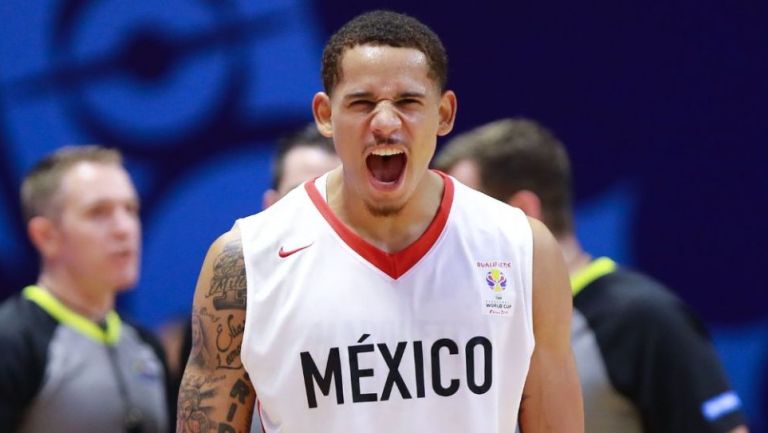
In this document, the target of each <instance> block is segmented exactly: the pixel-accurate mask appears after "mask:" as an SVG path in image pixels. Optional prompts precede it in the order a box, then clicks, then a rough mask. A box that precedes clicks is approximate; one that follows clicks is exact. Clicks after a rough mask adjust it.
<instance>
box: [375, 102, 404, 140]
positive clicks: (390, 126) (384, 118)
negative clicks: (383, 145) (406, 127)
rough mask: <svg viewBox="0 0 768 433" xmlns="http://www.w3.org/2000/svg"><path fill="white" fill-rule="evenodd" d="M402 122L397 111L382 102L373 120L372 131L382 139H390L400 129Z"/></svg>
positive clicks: (390, 105)
mask: <svg viewBox="0 0 768 433" xmlns="http://www.w3.org/2000/svg"><path fill="white" fill-rule="evenodd" d="M401 126H402V120H401V119H400V115H399V113H398V112H397V109H396V108H395V107H393V106H392V104H391V103H389V102H387V101H382V102H380V103H379V105H378V106H377V107H376V111H374V113H373V118H372V119H371V131H372V132H373V134H374V135H375V136H377V137H380V138H389V137H390V136H391V135H392V134H393V133H394V132H396V131H397V130H399V129H400V127H401Z"/></svg>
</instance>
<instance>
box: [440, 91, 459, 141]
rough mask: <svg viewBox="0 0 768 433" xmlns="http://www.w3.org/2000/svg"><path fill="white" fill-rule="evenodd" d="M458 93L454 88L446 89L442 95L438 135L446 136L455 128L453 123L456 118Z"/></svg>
mask: <svg viewBox="0 0 768 433" xmlns="http://www.w3.org/2000/svg"><path fill="white" fill-rule="evenodd" d="M456 104H457V102H456V94H455V93H453V90H446V91H445V92H443V95H442V96H441V97H440V108H439V113H438V114H439V115H440V124H439V125H438V127H437V135H439V136H441V137H442V136H444V135H447V134H448V133H449V132H451V131H452V130H453V123H454V121H455V120H456V109H457V108H458V107H457V105H456Z"/></svg>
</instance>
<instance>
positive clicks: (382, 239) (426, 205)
mask: <svg viewBox="0 0 768 433" xmlns="http://www.w3.org/2000/svg"><path fill="white" fill-rule="evenodd" d="M443 188H444V185H443V179H442V177H440V176H439V175H438V174H436V173H434V172H432V171H428V172H427V173H425V174H424V177H423V178H422V180H421V182H420V183H419V185H418V186H417V188H416V190H415V191H414V193H413V195H412V196H411V197H410V198H409V199H408V202H407V203H406V204H405V205H404V206H403V208H402V209H400V210H399V211H398V212H397V213H395V214H393V215H387V216H379V215H373V214H372V213H371V211H370V210H369V209H368V207H367V206H366V204H365V203H364V202H363V201H362V200H361V199H360V198H359V197H357V196H356V194H355V192H354V191H353V190H352V189H351V188H349V187H348V186H347V185H346V183H345V182H344V180H343V172H342V171H341V169H337V170H334V171H333V172H331V174H330V175H329V176H328V181H327V189H326V190H327V194H326V195H327V198H328V205H329V206H330V208H331V209H332V210H333V213H334V214H335V215H336V216H337V217H338V218H339V219H340V220H341V221H343V222H344V223H345V224H346V225H347V226H349V227H350V228H351V229H352V231H354V232H355V233H356V234H357V235H358V236H360V237H361V238H363V239H365V240H366V241H367V242H368V243H370V244H372V245H374V246H376V247H377V248H379V249H381V250H383V251H386V252H388V253H396V252H398V251H401V250H403V249H405V248H407V247H408V246H409V245H411V244H412V243H413V242H415V241H416V240H417V239H418V238H419V237H420V236H421V235H422V234H423V233H424V232H425V231H426V230H427V227H429V224H430V223H431V222H432V220H433V219H434V217H435V214H436V212H437V209H438V208H439V207H440V203H441V201H442V196H443Z"/></svg>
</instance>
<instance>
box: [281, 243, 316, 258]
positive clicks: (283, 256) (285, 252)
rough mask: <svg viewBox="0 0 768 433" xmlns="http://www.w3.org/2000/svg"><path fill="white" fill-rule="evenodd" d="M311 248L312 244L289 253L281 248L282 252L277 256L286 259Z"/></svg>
mask: <svg viewBox="0 0 768 433" xmlns="http://www.w3.org/2000/svg"><path fill="white" fill-rule="evenodd" d="M311 246H312V244H309V245H304V246H303V247H299V248H296V249H295V250H288V251H286V250H284V249H283V247H280V251H278V252H277V255H278V256H280V257H281V258H283V259H284V258H286V257H288V256H290V255H291V254H295V253H298V252H299V251H301V250H303V249H306V248H309V247H311Z"/></svg>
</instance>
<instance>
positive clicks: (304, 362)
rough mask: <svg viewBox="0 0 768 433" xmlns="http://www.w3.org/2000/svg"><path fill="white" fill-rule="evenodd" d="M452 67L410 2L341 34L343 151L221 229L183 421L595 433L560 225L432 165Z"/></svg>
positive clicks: (329, 130) (199, 310) (333, 113)
mask: <svg viewBox="0 0 768 433" xmlns="http://www.w3.org/2000/svg"><path fill="white" fill-rule="evenodd" d="M446 65H447V60H446V56H445V51H444V49H443V46H442V43H441V42H440V40H439V38H438V37H437V36H436V35H435V34H434V33H433V32H432V31H431V30H430V29H429V28H427V27H426V26H425V25H423V24H422V23H420V22H419V21H417V20H415V19H413V18H411V17H408V16H405V15H400V14H395V13H391V12H382V11H376V12H370V13H366V14H363V15H361V16H358V17H356V18H355V19H353V20H352V21H350V22H348V23H347V24H346V25H344V26H343V27H342V28H341V29H340V30H339V31H338V32H337V33H336V34H334V35H333V36H332V37H331V39H330V41H329V42H328V44H327V45H326V47H325V49H324V52H323V68H322V71H323V83H324V87H325V92H320V93H318V94H316V95H315V97H314V99H313V102H312V108H313V112H314V115H315V121H316V124H317V127H318V129H319V131H320V132H321V133H322V134H323V135H325V136H328V137H332V138H333V140H334V144H335V146H336V150H337V153H338V154H339V157H340V159H341V161H342V165H341V167H339V168H337V169H334V170H333V171H331V172H330V173H328V174H327V175H324V176H321V177H320V178H318V179H317V180H313V181H309V182H307V183H305V184H304V186H303V188H299V189H295V190H293V191H292V192H290V193H289V194H288V195H286V196H285V197H283V198H282V199H281V200H280V201H279V202H278V203H276V204H275V205H273V206H271V207H270V208H268V209H267V210H265V211H264V212H262V213H260V214H257V215H254V216H251V217H248V218H245V219H242V220H239V221H238V222H237V223H236V225H235V227H234V228H233V229H232V230H231V231H230V232H228V233H226V234H224V235H223V236H222V237H220V238H219V239H218V240H216V242H214V244H213V245H212V246H211V249H210V250H209V252H208V255H207V257H206V260H205V262H204V264H203V268H202V271H201V274H200V278H199V280H198V285H197V291H196V294H195V301H194V309H193V317H194V320H193V323H194V324H195V327H196V330H195V332H194V335H195V340H194V342H193V348H192V354H191V356H190V361H189V363H188V365H187V369H186V372H185V374H184V379H183V383H182V389H181V391H180V397H179V410H180V414H179V422H178V425H177V431H179V432H187V431H218V432H235V431H247V429H248V428H249V427H248V423H249V421H250V420H251V414H250V411H251V410H252V409H253V408H254V405H256V406H257V408H258V410H259V413H260V415H261V420H262V427H263V429H264V430H265V431H266V432H274V431H283V432H315V431H318V430H321V431H327V432H348V431H354V432H363V431H364V432H374V433H375V432H468V431H477V432H513V431H514V430H515V426H516V424H517V423H518V421H519V422H520V424H521V427H522V431H523V432H524V433H530V432H582V431H583V420H582V408H581V396H580V391H579V384H578V379H577V374H576V370H575V366H574V363H573V356H572V352H571V349H570V345H569V336H570V328H569V323H570V322H569V318H570V314H571V299H570V290H569V285H568V279H567V272H566V269H565V265H564V263H563V261H562V256H561V255H560V252H559V250H558V249H557V243H556V242H555V241H554V239H553V237H552V236H551V235H550V234H549V232H548V231H547V230H546V228H545V227H544V226H543V225H542V224H541V223H539V222H537V221H535V220H529V219H527V218H526V217H525V216H524V215H523V214H522V212H520V211H518V210H516V209H513V208H511V207H509V206H505V205H503V204H501V203H499V202H497V201H496V200H493V199H490V198H489V197H487V196H484V195H482V194H480V193H477V192H475V191H473V190H471V189H469V188H467V187H465V186H463V185H461V184H459V183H455V182H453V180H452V179H450V178H449V177H447V176H445V175H442V174H440V173H437V172H434V171H430V170H428V165H429V162H430V160H431V158H432V155H433V153H434V150H435V146H436V140H437V136H442V135H446V134H448V133H449V132H450V131H451V129H452V127H453V123H454V119H455V115H456V96H455V95H454V93H453V92H452V91H450V90H446V88H445V86H446ZM518 410H519V412H518ZM518 414H519V417H518Z"/></svg>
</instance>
